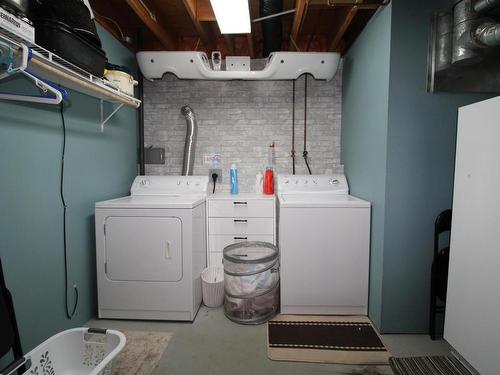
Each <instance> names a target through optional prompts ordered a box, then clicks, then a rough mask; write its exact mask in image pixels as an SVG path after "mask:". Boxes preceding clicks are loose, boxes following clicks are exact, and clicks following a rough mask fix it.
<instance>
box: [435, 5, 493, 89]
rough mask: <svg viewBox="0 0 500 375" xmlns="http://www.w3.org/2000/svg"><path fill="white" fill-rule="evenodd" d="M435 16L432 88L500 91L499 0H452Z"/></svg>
mask: <svg viewBox="0 0 500 375" xmlns="http://www.w3.org/2000/svg"><path fill="white" fill-rule="evenodd" d="M450 2H451V3H452V4H453V6H452V8H451V9H448V10H445V11H443V12H441V13H437V14H435V15H434V16H433V18H432V24H431V25H432V26H431V35H430V41H429V59H428V62H429V63H428V80H427V83H428V90H429V91H431V92H440V91H441V92H443V91H451V92H495V93H498V92H500V65H499V64H498V61H500V47H497V46H500V12H499V10H500V0H450Z"/></svg>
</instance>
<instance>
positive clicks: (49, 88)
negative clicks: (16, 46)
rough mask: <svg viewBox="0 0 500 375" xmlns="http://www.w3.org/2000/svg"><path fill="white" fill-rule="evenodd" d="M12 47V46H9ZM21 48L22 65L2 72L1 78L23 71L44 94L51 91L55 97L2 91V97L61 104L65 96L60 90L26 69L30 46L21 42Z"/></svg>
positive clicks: (0, 94) (0, 95)
mask: <svg viewBox="0 0 500 375" xmlns="http://www.w3.org/2000/svg"><path fill="white" fill-rule="evenodd" d="M9 48H10V47H9ZM21 48H22V50H23V54H22V62H21V65H20V66H19V67H17V68H14V69H12V70H11V71H10V72H4V73H2V74H0V80H1V79H3V78H5V77H7V76H9V75H11V74H13V73H22V74H23V75H24V76H26V77H27V78H28V79H30V80H31V81H33V82H34V83H35V86H37V87H38V88H39V89H41V90H42V91H43V92H44V94H46V93H47V92H50V93H51V94H52V95H54V97H49V96H47V97H46V96H33V95H22V94H9V93H0V99H4V100H16V101H21V102H30V103H43V104H59V103H61V101H62V100H63V96H62V94H61V92H60V91H59V90H57V89H56V88H55V87H52V86H51V85H49V84H48V83H46V82H44V81H42V80H41V79H39V78H37V77H35V76H34V75H33V74H31V73H29V72H27V71H26V67H27V66H28V53H29V50H28V47H27V46H25V45H24V44H21Z"/></svg>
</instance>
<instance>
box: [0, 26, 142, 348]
mask: <svg viewBox="0 0 500 375" xmlns="http://www.w3.org/2000/svg"><path fill="white" fill-rule="evenodd" d="M99 34H100V36H101V39H102V42H103V46H104V49H105V50H106V52H107V56H108V59H109V61H110V62H114V63H117V64H122V65H127V66H129V67H131V68H133V69H134V70H136V69H137V67H136V64H135V60H134V56H133V54H131V53H130V52H129V51H128V50H127V49H126V48H124V47H123V46H122V45H121V44H119V43H118V42H117V41H116V40H114V39H113V38H112V36H111V35H110V34H108V33H107V32H106V31H104V30H103V29H101V28H99ZM0 90H2V91H11V92H14V91H22V92H28V91H30V90H32V88H31V86H30V84H29V83H28V82H27V81H26V80H25V79H24V78H22V77H18V78H14V79H10V82H7V83H1V84H0ZM70 102H71V103H70V104H69V105H68V108H67V109H66V111H65V117H66V125H67V144H66V146H67V148H66V161H65V163H66V172H65V191H66V201H67V204H68V211H67V212H68V227H67V233H68V253H69V282H70V283H71V284H73V283H76V284H77V285H78V288H79V292H80V302H79V306H78V309H77V312H78V314H77V315H76V317H75V318H74V319H73V320H71V321H70V320H67V319H66V316H65V312H64V311H65V307H64V273H63V270H64V268H63V245H62V243H63V242H62V241H63V237H62V236H63V232H62V219H63V217H62V214H63V211H62V206H61V202H60V198H59V177H60V172H61V168H60V163H61V160H60V158H61V150H62V127H61V118H60V114H59V107H58V106H53V107H52V106H47V105H35V104H29V103H20V102H5V101H2V102H0V181H1V184H2V187H1V190H0V191H1V198H0V212H1V215H0V238H1V239H2V241H1V245H0V256H1V258H2V262H3V266H4V271H5V276H6V281H7V284H8V287H9V288H10V290H11V292H12V294H13V297H14V304H15V309H16V314H17V318H18V324H19V328H20V332H21V339H22V343H23V346H24V349H25V351H28V350H30V349H31V348H33V347H34V346H35V345H37V344H38V343H40V342H42V341H43V340H45V339H46V338H47V337H49V336H51V335H53V334H55V333H56V332H58V331H61V330H64V329H66V328H69V327H73V326H79V325H82V324H83V323H85V322H86V321H87V320H88V319H89V318H91V317H93V316H94V312H95V304H96V286H95V247H94V246H95V245H94V244H95V242H94V203H95V202H96V201H100V200H104V199H108V198H113V197H117V196H120V195H125V194H127V193H128V190H129V188H130V184H131V182H132V180H133V178H134V176H135V175H136V170H137V167H136V159H137V157H136V154H137V153H136V149H137V119H138V117H137V111H136V110H134V109H131V108H128V107H127V108H125V107H124V108H123V109H122V110H121V111H119V112H118V114H117V115H116V116H115V117H114V118H113V119H112V120H111V121H110V122H109V124H108V125H107V126H106V128H105V131H104V134H101V131H100V123H99V101H98V100H97V99H95V98H91V97H88V96H84V95H82V94H79V93H77V92H71V98H70ZM108 110H109V107H108ZM73 297H74V296H73V291H72V290H71V289H70V291H69V300H70V303H72V301H73Z"/></svg>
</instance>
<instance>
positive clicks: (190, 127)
mask: <svg viewBox="0 0 500 375" xmlns="http://www.w3.org/2000/svg"><path fill="white" fill-rule="evenodd" d="M181 113H182V114H183V116H184V117H185V118H186V142H185V144H184V162H183V164H182V176H192V175H193V165H194V152H195V146H196V136H197V134H198V124H197V123H196V117H195V115H194V112H193V110H192V109H191V107H190V106H188V105H185V106H184V107H182V108H181Z"/></svg>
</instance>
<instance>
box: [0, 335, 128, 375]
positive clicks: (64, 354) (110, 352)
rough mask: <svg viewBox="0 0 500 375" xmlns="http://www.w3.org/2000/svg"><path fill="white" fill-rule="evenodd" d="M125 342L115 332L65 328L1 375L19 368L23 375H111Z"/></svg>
mask: <svg viewBox="0 0 500 375" xmlns="http://www.w3.org/2000/svg"><path fill="white" fill-rule="evenodd" d="M125 342H126V339H125V335H124V334H123V333H121V332H119V331H114V330H110V329H108V330H105V329H97V328H94V329H93V328H73V329H68V330H67V331H63V332H60V333H58V334H56V335H54V336H52V337H50V338H49V339H48V340H46V341H44V342H43V343H41V344H40V345H38V346H37V347H36V348H35V349H33V350H32V351H30V352H29V353H28V354H26V355H25V356H24V357H22V358H21V359H19V360H18V361H16V362H15V363H13V364H12V365H11V366H9V367H8V368H6V369H5V370H3V371H2V372H1V375H9V374H15V370H16V369H17V368H19V367H21V366H22V365H24V366H25V368H26V369H27V370H26V372H24V373H23V375H67V374H72V375H112V374H113V373H114V371H115V365H116V356H117V355H118V353H120V351H121V350H122V349H123V347H124V346H125Z"/></svg>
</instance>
